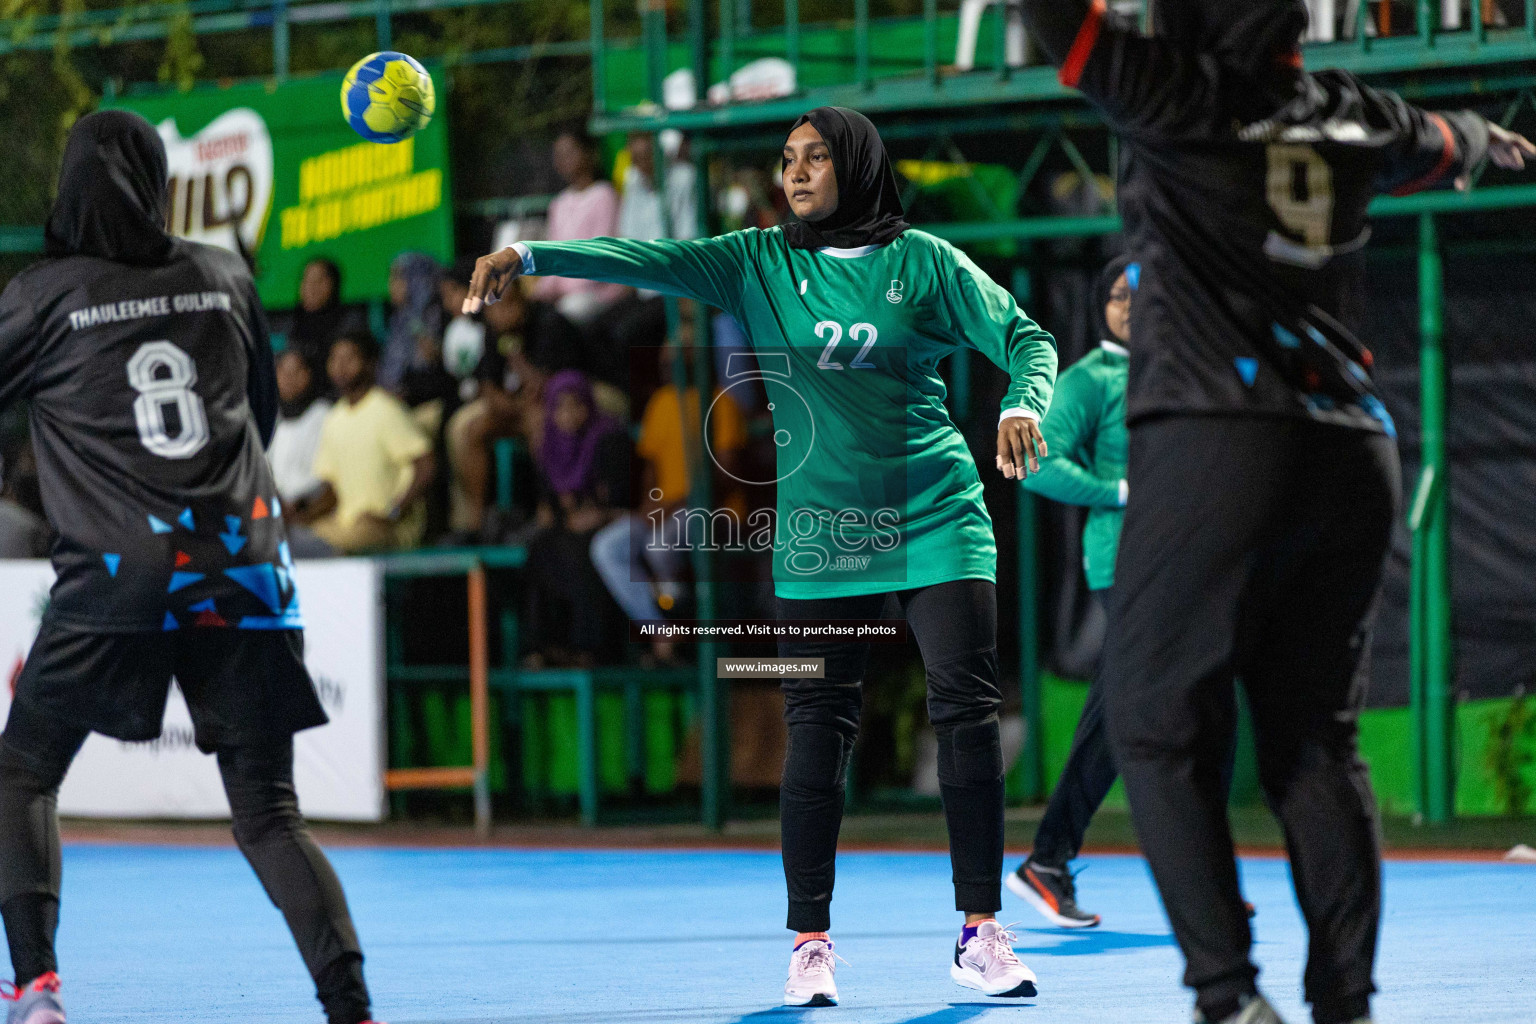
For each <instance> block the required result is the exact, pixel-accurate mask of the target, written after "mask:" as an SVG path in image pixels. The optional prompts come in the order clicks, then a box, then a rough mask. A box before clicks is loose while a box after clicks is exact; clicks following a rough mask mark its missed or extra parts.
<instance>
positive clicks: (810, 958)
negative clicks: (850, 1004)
mask: <svg viewBox="0 0 1536 1024" xmlns="http://www.w3.org/2000/svg"><path fill="white" fill-rule="evenodd" d="M833 958H834V955H833V953H832V940H831V939H825V940H823V939H810V940H808V941H806V942H802V943H801V944H800V946H799V947H798V948H797V949H796V950H795V951H794V952H793V953H791V954H790V956H789V980H788V981H786V982H785V983H784V1005H785V1006H836V1005H837V981H836V979H835V978H833V974H834V973H835V972H836V970H837V965H836V964H835V963H834V962H833Z"/></svg>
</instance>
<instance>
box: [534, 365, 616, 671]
mask: <svg viewBox="0 0 1536 1024" xmlns="http://www.w3.org/2000/svg"><path fill="white" fill-rule="evenodd" d="M531 440H532V441H533V450H534V461H535V462H536V463H537V465H538V471H539V501H538V511H537V519H536V521H537V522H538V525H539V530H538V532H537V533H535V534H534V536H533V539H532V540H531V541H529V543H528V587H527V590H526V599H527V604H526V607H525V609H524V616H525V617H524V622H525V623H526V627H527V634H526V635H527V637H528V649H529V650H530V651H531V652H532V653H530V654H529V656H528V658H527V659H526V660H525V667H528V668H538V667H542V666H543V665H544V664H547V663H554V664H570V665H577V666H581V667H586V666H589V665H591V664H593V663H594V662H595V661H596V658H597V654H598V652H599V649H600V648H601V646H602V641H603V623H604V621H605V620H606V619H608V618H610V617H611V613H612V610H613V600H612V598H610V597H609V596H608V591H607V589H606V588H605V587H604V586H603V581H602V579H601V578H600V577H599V576H598V575H597V570H596V569H595V568H593V566H592V559H591V557H590V555H589V554H588V550H589V548H590V547H591V544H592V535H593V534H594V533H596V532H597V531H598V530H599V529H601V528H602V527H604V526H607V525H608V524H609V523H610V522H612V521H613V520H614V519H616V518H618V517H619V516H620V515H622V514H623V512H624V509H625V507H626V506H627V505H628V503H629V460H630V443H629V435H628V433H627V431H626V430H625V429H624V424H623V423H622V422H621V421H619V420H617V419H615V418H614V417H612V416H608V415H606V414H604V413H600V412H598V411H597V407H596V405H595V403H594V402H593V399H592V384H591V382H590V381H589V380H588V379H587V376H586V374H584V373H582V372H581V371H580V370H562V371H561V372H559V373H557V374H555V375H554V376H553V377H551V378H550V379H549V381H548V382H547V383H546V384H545V385H544V423H543V431H542V436H541V437H538V438H533V439H531Z"/></svg>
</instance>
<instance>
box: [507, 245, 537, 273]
mask: <svg viewBox="0 0 1536 1024" xmlns="http://www.w3.org/2000/svg"><path fill="white" fill-rule="evenodd" d="M512 250H513V251H514V252H516V253H517V254H518V255H519V256H521V257H522V258H523V273H524V274H527V275H529V276H532V275H533V274H535V273H537V271H535V270H534V268H533V250H532V249H530V248H528V247H527V246H526V245H524V244H523V243H522V242H513V243H512Z"/></svg>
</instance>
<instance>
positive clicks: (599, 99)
mask: <svg viewBox="0 0 1536 1024" xmlns="http://www.w3.org/2000/svg"><path fill="white" fill-rule="evenodd" d="M588 17H589V19H590V21H591V23H592V24H591V26H590V27H591V32H592V113H593V114H594V115H596V114H606V113H607V112H608V73H607V60H606V57H607V54H606V53H605V52H604V50H603V0H591V5H590V7H589V15H588Z"/></svg>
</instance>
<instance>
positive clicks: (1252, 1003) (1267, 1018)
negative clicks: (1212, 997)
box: [1195, 995, 1285, 1024]
mask: <svg viewBox="0 0 1536 1024" xmlns="http://www.w3.org/2000/svg"><path fill="white" fill-rule="evenodd" d="M1239 1005H1240V1006H1241V1009H1239V1010H1238V1011H1237V1012H1236V1013H1234V1014H1232V1016H1230V1017H1223V1018H1222V1019H1221V1020H1220V1021H1211V1020H1208V1019H1207V1018H1206V1016H1205V1014H1203V1013H1201V1012H1200V1011H1199V1009H1196V1010H1195V1024H1285V1018H1284V1017H1282V1016H1280V1014H1279V1013H1277V1012H1276V1011H1275V1008H1274V1007H1273V1006H1270V1005H1269V1000H1267V999H1265V998H1264V997H1263V996H1260V995H1252V996H1246V997H1244V998H1243V1000H1242V1002H1241V1003H1240V1004H1239Z"/></svg>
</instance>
